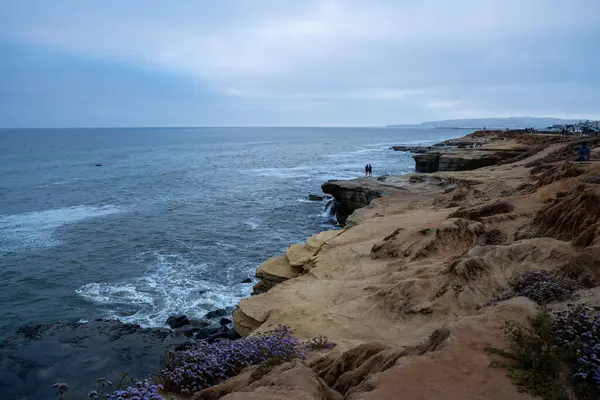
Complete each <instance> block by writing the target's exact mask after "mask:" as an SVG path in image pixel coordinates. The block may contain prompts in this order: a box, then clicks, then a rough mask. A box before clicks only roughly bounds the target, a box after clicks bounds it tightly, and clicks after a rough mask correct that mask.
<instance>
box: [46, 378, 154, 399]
mask: <svg viewBox="0 0 600 400" xmlns="http://www.w3.org/2000/svg"><path fill="white" fill-rule="evenodd" d="M126 378H127V373H126V372H124V373H123V374H122V375H121V381H120V382H119V383H118V385H117V389H116V390H114V391H113V392H112V393H105V392H106V391H107V390H109V388H110V387H111V386H112V382H111V381H109V380H106V379H105V378H99V379H96V383H97V387H96V390H92V391H91V392H89V393H88V398H90V399H95V400H128V399H131V400H165V399H164V398H163V397H161V396H160V395H159V394H158V391H159V390H162V385H154V384H152V383H150V382H149V381H148V380H147V379H146V380H144V381H138V382H136V383H135V385H134V386H131V387H128V388H127V389H124V390H120V389H119V388H120V387H121V385H122V384H123V382H124V381H125V379H126ZM52 387H53V388H54V389H56V391H57V396H58V400H64V399H66V396H65V393H66V392H67V391H68V385H67V384H66V383H55V384H54V385H53V386H52Z"/></svg>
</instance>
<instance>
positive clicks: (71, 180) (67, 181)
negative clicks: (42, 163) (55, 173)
mask: <svg viewBox="0 0 600 400" xmlns="http://www.w3.org/2000/svg"><path fill="white" fill-rule="evenodd" d="M80 179H81V178H71V179H65V180H63V181H58V182H52V183H47V184H45V185H40V186H38V188H40V189H41V188H47V187H52V186H60V185H66V184H68V183H71V182H75V181H78V180H80Z"/></svg>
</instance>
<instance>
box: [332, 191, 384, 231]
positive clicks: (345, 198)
mask: <svg viewBox="0 0 600 400" xmlns="http://www.w3.org/2000/svg"><path fill="white" fill-rule="evenodd" d="M321 188H322V190H323V192H324V193H328V194H330V195H332V196H333V197H334V198H335V200H336V213H335V217H336V218H337V221H338V222H339V223H340V224H342V225H344V224H345V223H346V219H348V216H349V215H350V214H352V213H353V212H354V210H358V209H359V208H362V207H365V206H368V205H369V204H370V203H371V201H373V200H375V199H377V198H379V197H381V196H383V194H384V190H383V188H380V187H377V186H376V185H372V186H370V185H364V184H362V185H361V184H360V183H359V181H328V182H327V183H324V184H323V185H322V186H321Z"/></svg>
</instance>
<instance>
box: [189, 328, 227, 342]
mask: <svg viewBox="0 0 600 400" xmlns="http://www.w3.org/2000/svg"><path fill="white" fill-rule="evenodd" d="M220 329H221V328H217V327H207V328H203V329H200V330H199V331H198V332H196V335H195V338H196V339H198V340H199V339H206V338H208V337H210V336H212V335H214V334H216V333H218V332H219V330H220Z"/></svg>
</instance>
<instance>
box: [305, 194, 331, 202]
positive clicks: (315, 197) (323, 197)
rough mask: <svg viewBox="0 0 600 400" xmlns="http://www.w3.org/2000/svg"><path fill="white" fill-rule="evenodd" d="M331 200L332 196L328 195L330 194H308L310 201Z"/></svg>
mask: <svg viewBox="0 0 600 400" xmlns="http://www.w3.org/2000/svg"><path fill="white" fill-rule="evenodd" d="M330 199H331V195H328V194H313V193H309V194H308V200H311V201H323V200H330Z"/></svg>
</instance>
